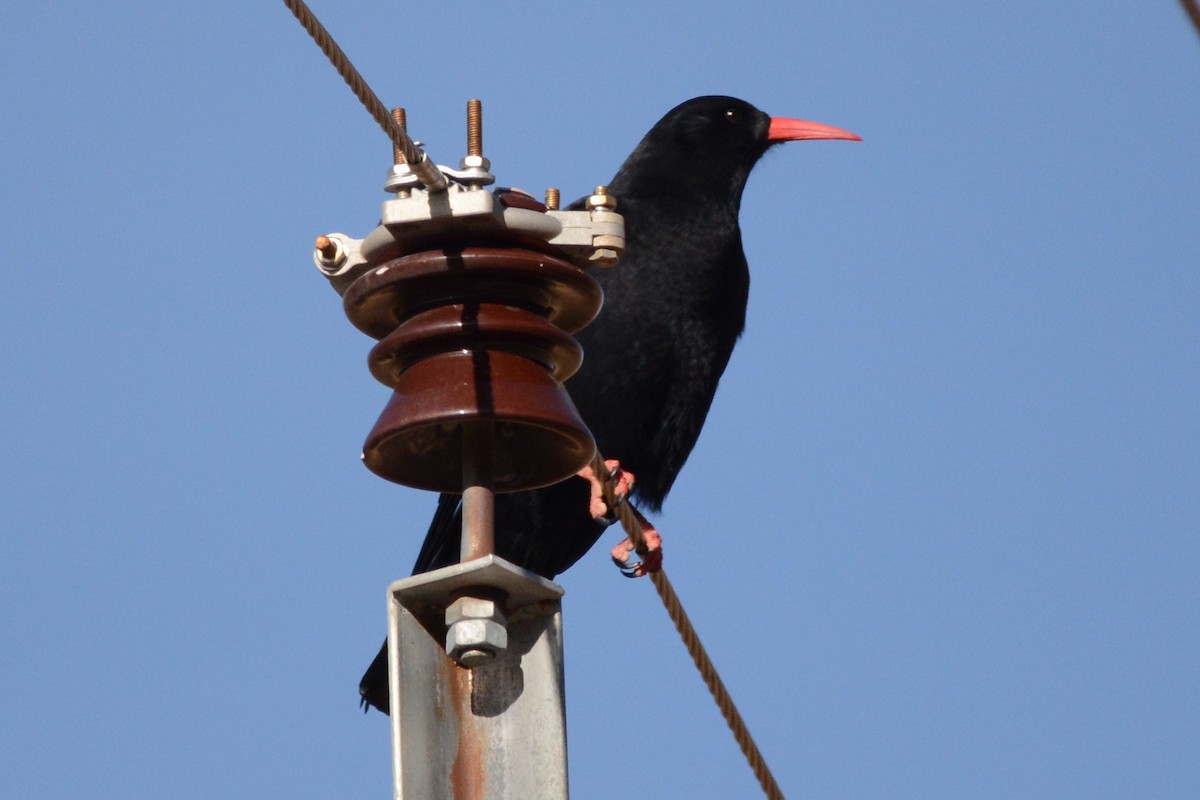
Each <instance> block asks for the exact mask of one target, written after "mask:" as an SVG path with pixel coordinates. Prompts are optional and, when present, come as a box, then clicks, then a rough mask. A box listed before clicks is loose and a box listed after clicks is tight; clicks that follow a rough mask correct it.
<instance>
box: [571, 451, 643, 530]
mask: <svg viewBox="0 0 1200 800" xmlns="http://www.w3.org/2000/svg"><path fill="white" fill-rule="evenodd" d="M604 466H605V467H606V468H607V469H608V471H609V473H610V474H611V476H612V480H613V494H614V495H615V496H616V498H617V503H618V504H620V503H622V502H624V500H625V498H626V497H627V496H628V495H629V492H630V491H631V490H632V489H633V482H634V477H633V473H632V472H629V471H628V470H624V469H621V462H620V461H617V460H616V459H609V460H607V461H605V462H604ZM576 474H577V475H578V476H579V477H581V478H583V479H584V480H585V481H587V482H588V483H589V484H591V486H592V497H591V501H590V502H589V504H588V511H589V513H591V515H592V519H604V518H606V517H607V518H610V519H611V518H612V517H613V515H614V514H615V513H616V509H611V508H609V507H608V503H605V502H604V484H603V482H602V481H601V480H600V478H598V477H597V476H596V473H595V471H594V470H592V467H591V465H590V464H589V465H588V466H586V467H584V468H583V469H581V470H579V472H577V473H576Z"/></svg>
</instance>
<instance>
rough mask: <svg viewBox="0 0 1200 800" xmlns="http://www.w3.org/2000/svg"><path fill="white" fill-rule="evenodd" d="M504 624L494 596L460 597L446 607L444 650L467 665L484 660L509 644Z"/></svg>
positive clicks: (505, 618)
mask: <svg viewBox="0 0 1200 800" xmlns="http://www.w3.org/2000/svg"><path fill="white" fill-rule="evenodd" d="M507 624H508V619H507V617H505V615H504V609H503V608H501V606H500V604H499V603H497V602H496V601H495V600H489V599H487V598H483V597H460V598H458V599H457V600H455V601H454V602H453V603H451V604H450V606H449V607H448V608H447V609H446V625H447V626H448V628H447V630H446V653H447V654H448V655H449V656H450V657H451V658H453V659H454V660H455V661H457V662H458V663H459V664H460V665H461V666H464V667H467V668H471V667H477V666H479V665H481V664H485V663H487V662H489V661H491V660H492V659H494V658H495V657H496V656H498V655H499V654H500V653H503V652H504V651H505V650H506V649H507V648H508V629H507V628H506V627H505V626H506V625H507Z"/></svg>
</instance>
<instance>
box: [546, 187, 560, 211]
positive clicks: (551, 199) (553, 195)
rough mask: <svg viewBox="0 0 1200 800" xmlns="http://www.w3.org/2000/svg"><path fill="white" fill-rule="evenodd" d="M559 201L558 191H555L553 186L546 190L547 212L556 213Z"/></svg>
mask: <svg viewBox="0 0 1200 800" xmlns="http://www.w3.org/2000/svg"><path fill="white" fill-rule="evenodd" d="M559 200H560V197H559V193H558V189H555V188H554V187H553V186H551V187H550V188H549V189H547V190H546V208H547V209H548V210H550V211H558V203H559Z"/></svg>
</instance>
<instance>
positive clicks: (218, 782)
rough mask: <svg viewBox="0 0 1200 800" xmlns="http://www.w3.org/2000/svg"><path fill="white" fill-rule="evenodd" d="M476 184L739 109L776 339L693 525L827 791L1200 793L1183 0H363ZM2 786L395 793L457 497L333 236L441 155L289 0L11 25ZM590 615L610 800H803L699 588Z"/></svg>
mask: <svg viewBox="0 0 1200 800" xmlns="http://www.w3.org/2000/svg"><path fill="white" fill-rule="evenodd" d="M313 8H314V10H315V11H316V13H317V14H318V15H319V16H320V17H321V19H322V20H323V21H324V22H325V24H326V25H327V26H328V27H329V29H330V30H331V32H332V33H333V34H334V36H335V37H336V38H337V39H338V41H339V42H340V44H341V45H342V47H343V48H344V49H345V50H346V52H347V53H348V54H349V55H350V56H351V58H352V59H353V60H354V62H355V63H356V64H357V65H358V67H359V68H360V70H361V71H362V72H363V74H364V75H365V76H366V78H367V79H368V81H369V82H370V83H371V84H372V86H373V87H374V88H375V90H376V92H377V93H378V94H379V95H380V96H381V97H382V98H383V99H384V101H385V102H387V103H389V104H396V105H404V106H406V107H407V108H408V110H409V127H410V130H412V132H413V133H414V135H415V136H417V137H418V138H420V139H422V140H423V141H425V142H426V143H427V144H428V149H429V151H430V153H431V155H432V156H433V157H434V158H435V160H438V161H441V162H443V163H448V162H449V163H452V162H455V161H456V160H457V159H458V158H459V157H460V156H461V155H462V152H463V149H464V132H463V117H464V113H463V108H464V106H465V103H466V100H467V98H469V97H480V98H482V99H483V101H484V109H485V150H486V152H487V155H488V156H489V157H490V158H491V160H492V164H493V172H495V173H496V174H497V176H498V178H499V179H500V182H501V183H504V184H510V185H517V186H521V187H525V188H527V189H530V190H532V191H534V192H540V191H541V190H542V189H544V187H546V186H549V185H554V186H558V187H560V188H561V189H562V191H563V194H564V196H567V197H574V196H578V195H581V194H583V193H585V192H587V191H588V190H590V188H591V187H592V186H593V185H595V184H596V183H599V182H603V181H605V180H607V179H608V178H609V177H611V175H612V173H613V172H614V171H615V170H616V168H617V166H618V165H619V164H620V162H621V160H622V158H623V157H624V155H625V154H626V153H627V152H628V151H629V150H630V149H631V148H632V147H633V145H634V144H635V143H636V142H637V140H638V139H639V138H640V136H641V135H642V133H644V131H645V130H646V129H648V128H649V127H650V125H652V124H653V123H654V122H655V121H656V120H657V119H658V117H659V116H660V115H661V114H662V113H663V112H665V111H666V110H667V109H669V108H670V107H672V106H674V105H675V104H676V103H678V102H680V101H682V100H685V99H687V98H689V97H692V96H695V95H699V94H713V93H721V94H732V95H736V96H739V97H743V98H745V99H747V100H749V101H751V102H753V103H755V104H756V105H758V106H759V107H760V108H763V109H764V110H766V111H768V112H770V113H772V114H776V115H783V116H798V117H805V118H809V119H815V120H820V121H822V122H827V123H830V124H834V125H839V126H842V127H846V128H849V129H851V130H853V131H855V132H857V133H859V134H861V135H862V136H863V139H864V141H863V142H862V143H861V144H849V143H845V142H805V143H796V144H792V145H788V146H785V147H781V148H777V149H776V150H774V151H772V153H771V154H769V156H768V157H767V159H765V160H764V162H763V163H762V164H761V165H760V167H759V168H758V170H756V172H755V174H754V175H753V177H752V179H751V182H750V186H749V188H748V190H747V192H746V197H745V202H744V204H743V209H742V223H743V233H744V239H745V244H746V251H747V255H748V258H749V260H750V263H751V269H752V285H751V301H750V311H749V321H748V327H747V331H746V334H745V335H744V337H743V339H742V341H741V343H740V344H739V347H738V349H737V351H736V352H735V354H734V357H733V362H732V364H731V366H730V368H729V370H728V372H727V373H726V377H725V379H724V381H723V382H722V385H721V390H720V392H719V394H718V397H717V401H716V403H715V405H714V407H713V410H712V413H711V415H710V418H709V423H708V426H707V428H706V430H705V433H704V435H703V436H702V437H701V441H700V444H699V446H698V447H697V449H696V451H695V453H694V454H693V456H692V459H691V460H690V461H689V463H688V466H687V468H686V469H685V470H684V472H683V474H682V476H681V478H680V480H679V482H678V484H677V486H676V489H675V490H674V492H673V494H672V496H671V498H670V499H669V500H668V502H667V506H666V509H665V513H664V514H663V515H662V516H661V517H660V518H659V520H658V521H659V522H660V523H661V530H662V531H663V533H664V534H665V536H666V537H667V538H666V545H665V552H666V559H667V560H666V564H667V568H668V571H669V572H670V574H671V577H672V580H673V581H674V582H675V584H676V586H677V588H678V590H679V592H680V594H681V595H682V597H683V599H684V601H685V603H686V604H687V606H688V609H689V612H690V613H691V615H692V617H693V619H694V620H695V622H696V623H697V625H698V627H699V628H700V633H701V636H702V637H703V639H704V641H705V643H706V644H707V646H708V647H709V649H710V652H711V654H712V657H713V659H714V660H715V661H716V663H717V665H718V666H719V668H720V669H721V671H722V673H723V674H724V676H725V678H726V681H727V683H728V685H729V688H730V689H731V691H732V692H733V694H734V696H735V698H736V699H737V701H738V703H739V704H740V706H741V709H742V712H743V714H744V715H745V717H746V719H747V722H748V723H749V725H750V727H751V729H752V731H753V732H754V734H755V736H756V738H757V739H758V741H759V743H760V745H761V746H762V749H763V751H764V753H765V754H766V756H767V759H768V761H769V763H770V764H771V765H772V767H773V769H774V770H775V772H776V775H777V777H778V779H779V782H780V784H781V785H782V787H783V789H784V791H785V793H786V794H787V795H788V796H792V797H822V798H897V797H938V798H942V797H945V798H960V797H970V798H1012V797H1022V798H1039V797H1045V798H1073V797H1078V798H1098V797H1133V796H1137V797H1153V798H1191V797H1196V796H1198V795H1200V677H1198V676H1200V626H1198V625H1197V609H1200V587H1198V584H1197V578H1196V576H1197V574H1198V573H1200V499H1198V498H1200V435H1198V434H1200V424H1198V416H1200V415H1198V414H1197V409H1198V408H1200V322H1198V321H1197V320H1198V319H1200V315H1198V313H1197V308H1198V304H1200V270H1198V266H1200V263H1198V262H1200V151H1198V149H1197V145H1198V143H1200V102H1198V100H1200V97H1198V92H1197V86H1200V39H1198V38H1197V36H1196V33H1195V31H1194V30H1192V29H1191V28H1190V27H1189V25H1188V22H1187V20H1186V18H1185V17H1184V15H1183V13H1182V11H1181V9H1180V8H1179V6H1178V4H1177V3H1174V2H1167V1H1166V0H1159V2H1155V3H1142V4H1124V3H1081V2H1070V3H1056V4H1048V3H1033V2H1016V3H1008V4H1003V5H995V4H993V5H980V4H975V5H969V4H961V3H951V2H940V3H939V2H934V3H925V4H919V7H917V8H900V7H898V6H897V5H896V4H894V3H858V4H853V5H852V6H846V5H844V4H813V3H787V4H785V3H771V4H766V3H763V4H749V5H747V4H741V5H738V4H733V3H723V4H717V3H692V4H680V3H663V4H647V3H628V2H623V1H622V0H614V1H613V2H609V3H605V4H572V5H567V4H561V3H545V2H539V3H525V4H521V5H520V6H518V7H516V8H510V7H507V6H506V5H503V4H484V3H442V4H406V3H399V4H397V3H382V2H357V3H347V2H332V1H331V2H324V3H321V2H315V3H313ZM0 23H2V24H3V27H4V29H5V31H6V37H5V39H6V41H5V46H4V48H3V49H2V50H0V76H2V77H0V101H2V102H3V107H4V108H5V109H6V111H7V113H6V114H5V115H4V116H3V119H2V120H0V133H2V135H3V141H4V143H5V154H4V157H3V158H2V159H0V187H2V188H0V210H2V213H0V231H2V233H3V240H4V242H5V247H4V251H5V253H6V256H7V259H6V265H5V266H6V270H5V272H6V276H7V280H6V281H5V283H4V285H3V288H2V289H0V334H2V336H3V341H4V347H3V348H2V349H0V369H2V374H3V375H4V380H3V388H0V404H2V405H0V420H2V423H0V425H2V427H0V431H2V432H3V447H0V479H2V488H0V535H2V537H3V539H2V542H3V549H2V551H0V608H2V609H3V612H2V614H3V624H4V637H3V645H0V653H3V658H2V659H0V687H2V689H0V720H2V721H0V753H3V762H4V763H5V767H4V769H3V770H0V795H3V796H5V797H24V798H59V797H69V796H89V797H94V798H130V797H156V796H169V797H179V798H192V797H194V798H212V797H222V798H224V797H290V798H295V797H313V798H325V797H332V796H345V797H348V796H357V797H386V796H387V793H388V791H389V781H390V773H389V769H390V767H389V760H388V748H389V744H388V729H387V724H386V720H385V718H384V717H382V716H381V715H378V714H370V715H367V716H366V717H364V716H362V715H361V714H360V712H359V711H358V708H357V703H356V701H357V695H356V683H357V679H358V676H359V674H360V673H361V671H362V669H363V667H365V665H366V663H367V662H368V661H369V660H370V658H371V657H372V656H373V655H374V652H375V649H376V647H377V646H378V642H379V640H380V639H381V636H382V634H383V631H384V628H385V616H384V589H385V588H386V586H387V584H388V582H389V581H391V580H393V579H394V578H397V577H400V576H402V575H403V574H405V572H406V571H407V568H408V567H409V565H410V564H411V561H412V558H413V556H414V554H415V552H416V550H417V548H418V546H419V543H420V539H421V537H422V536H423V534H424V530H425V526H426V523H427V520H428V517H429V515H430V513H431V509H432V507H433V502H434V500H433V498H432V496H430V495H427V494H423V493H420V492H417V491H415V490H410V489H405V488H402V487H397V486H394V485H390V484H387V483H386V482H384V481H381V480H379V479H377V478H375V477H374V476H373V475H371V474H370V473H369V472H368V471H366V470H365V469H364V468H363V467H362V466H361V465H360V464H359V462H358V452H359V447H360V445H361V442H362V439H363V437H364V436H365V434H366V432H367V431H368V430H369V428H370V426H371V424H372V423H373V422H374V420H375V418H376V416H377V414H378V412H379V411H380V409H382V407H383V404H384V402H385V401H386V392H385V390H384V389H383V388H382V387H381V386H379V385H378V384H377V383H375V381H374V380H373V379H372V378H371V377H370V375H369V373H368V372H367V370H366V366H365V356H366V352H367V350H368V349H369V346H370V344H371V342H370V340H368V339H367V338H366V337H364V336H363V335H362V334H359V333H358V332H357V331H355V330H354V329H353V328H352V327H351V326H350V325H349V323H348V322H346V321H345V319H344V318H343V316H342V314H341V311H340V307H339V303H338V302H337V297H336V295H335V294H334V293H333V292H332V291H331V290H330V289H329V287H328V286H327V285H326V284H325V282H324V280H323V279H322V278H321V277H320V276H319V275H318V273H317V272H316V271H315V270H314V269H313V267H312V264H311V261H310V248H311V245H312V240H313V238H314V237H315V236H316V235H317V234H319V233H324V232H327V231H331V230H344V231H347V232H350V233H353V234H357V235H361V234H362V233H365V232H366V231H367V230H369V229H370V228H371V227H372V226H373V225H374V223H375V220H376V219H377V218H378V217H377V215H378V204H379V203H380V202H381V201H382V200H383V199H384V195H383V192H382V179H383V176H384V173H385V171H386V168H387V166H388V164H389V163H390V148H389V145H388V143H387V141H386V140H385V139H384V137H383V135H382V134H381V133H380V132H379V131H378V130H377V129H376V127H375V125H374V123H373V122H372V121H371V119H370V118H369V117H368V116H367V114H366V113H365V112H364V111H363V110H362V109H361V108H360V107H359V105H358V103H357V101H356V100H355V99H354V98H353V96H352V95H351V94H350V92H349V91H348V90H347V89H346V87H345V86H344V85H343V84H342V81H341V79H340V78H338V76H337V75H336V74H335V73H334V72H333V70H332V68H330V67H329V66H328V64H327V63H325V60H324V57H323V56H321V54H320V53H319V51H318V50H317V48H316V47H315V46H314V45H313V44H312V43H311V41H309V39H308V37H307V35H305V34H304V32H303V31H302V30H301V28H300V27H299V26H298V25H297V24H296V22H295V21H294V20H293V18H292V17H291V15H290V13H288V11H287V10H286V9H285V8H284V6H283V4H282V3H253V4H251V3H235V2H228V1H227V0H226V1H225V2H221V1H220V0H218V1H217V2H211V3H205V4H178V5H177V6H176V5H175V4H161V3H149V2H127V3H121V4H108V5H104V6H97V5H95V4H85V3H77V2H63V3H54V4H19V5H18V4H11V3H10V4H8V6H6V7H5V8H4V10H2V11H0ZM561 583H562V584H563V586H564V587H565V588H566V590H567V595H566V599H565V615H566V619H565V632H566V651H567V686H568V724H569V729H570V733H569V748H570V759H571V763H570V770H571V783H572V792H573V794H574V796H576V797H580V798H589V797H616V796H621V797H631V798H641V797H645V798H659V797H713V798H734V797H754V796H756V794H757V787H756V785H755V783H754V780H753V778H752V776H751V774H750V771H749V770H748V769H747V768H746V767H745V765H744V764H743V763H742V761H741V756H740V755H739V753H738V752H737V750H736V748H735V746H734V744H733V743H732V740H731V739H730V737H729V734H728V733H727V731H726V730H725V728H724V725H723V723H722V722H721V719H720V717H719V715H718V713H717V711H716V709H715V708H714V706H713V704H712V703H711V701H710V700H709V698H708V696H707V693H706V691H705V689H704V687H703V684H702V683H701V682H700V679H699V678H698V677H697V676H696V674H695V673H694V670H693V669H692V667H691V665H690V662H689V661H688V659H687V656H686V653H685V652H684V650H683V648H682V646H681V645H680V644H679V642H678V640H677V638H676V636H675V634H674V632H673V630H672V629H671V627H670V623H669V622H668V621H667V619H666V617H665V614H664V613H663V611H662V609H661V608H660V607H659V605H658V601H657V598H656V597H655V595H654V592H653V589H652V587H650V586H649V585H648V584H646V583H644V582H642V583H635V582H630V581H626V580H624V579H622V578H620V577H619V576H618V575H617V573H616V571H615V570H614V569H613V568H612V567H611V566H610V564H609V563H608V560H607V558H606V557H605V555H604V554H603V552H601V551H597V552H596V553H593V554H591V555H590V556H589V557H587V558H585V559H584V561H583V562H581V563H580V564H579V565H578V566H577V567H576V568H574V569H572V570H571V571H570V572H568V573H567V574H566V575H564V576H562V578H561Z"/></svg>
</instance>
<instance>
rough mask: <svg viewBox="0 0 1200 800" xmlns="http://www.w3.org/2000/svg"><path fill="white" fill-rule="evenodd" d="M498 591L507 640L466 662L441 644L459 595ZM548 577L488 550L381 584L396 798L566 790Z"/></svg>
mask: <svg viewBox="0 0 1200 800" xmlns="http://www.w3.org/2000/svg"><path fill="white" fill-rule="evenodd" d="M480 590H482V591H484V592H488V593H491V594H493V595H494V596H496V597H500V598H503V600H502V602H503V605H504V612H505V614H506V616H507V617H508V646H507V648H506V649H504V650H503V651H502V652H500V653H499V654H498V655H497V656H496V657H495V658H494V659H493V660H491V661H489V662H487V663H485V664H483V665H481V666H476V667H474V668H472V669H466V668H464V667H461V666H459V665H458V664H456V663H455V662H454V661H453V660H452V659H451V658H450V657H449V656H447V655H446V651H445V649H444V648H443V641H444V640H445V636H446V622H445V609H446V607H447V606H448V605H450V603H451V602H452V601H453V600H454V599H455V598H456V597H459V596H461V595H463V594H464V593H472V592H478V591H480ZM562 595H563V590H562V588H561V587H560V586H558V585H557V584H555V583H553V582H552V581H548V580H546V579H545V578H542V577H540V576H538V575H535V574H533V573H531V572H528V571H527V570H524V569H521V568H520V567H517V566H514V565H513V564H511V563H509V562H507V561H505V560H504V559H502V558H499V557H497V556H495V555H489V556H485V557H483V558H479V559H476V560H474V561H468V562H465V563H462V564H455V565H452V566H449V567H444V568H442V569H438V570H434V571H433V572H426V573H422V574H420V575H414V576H412V577H411V578H404V579H402V580H398V581H396V582H394V583H393V584H392V585H391V586H389V587H388V626H389V630H388V660H389V673H390V684H389V687H388V689H389V694H390V703H391V718H392V767H393V792H394V796H395V798H396V800H405V799H407V800H417V799H418V798H420V800H441V799H442V798H445V800H468V799H469V800H484V799H485V798H490V799H495V800H500V798H512V797H520V798H528V800H566V798H567V753H566V713H565V708H564V694H563V658H562V607H561V598H562Z"/></svg>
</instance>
